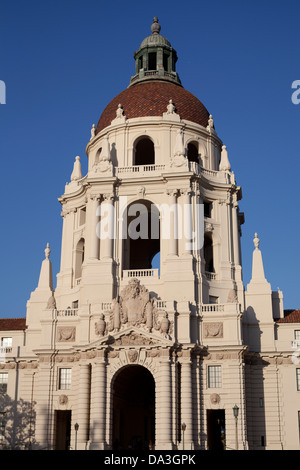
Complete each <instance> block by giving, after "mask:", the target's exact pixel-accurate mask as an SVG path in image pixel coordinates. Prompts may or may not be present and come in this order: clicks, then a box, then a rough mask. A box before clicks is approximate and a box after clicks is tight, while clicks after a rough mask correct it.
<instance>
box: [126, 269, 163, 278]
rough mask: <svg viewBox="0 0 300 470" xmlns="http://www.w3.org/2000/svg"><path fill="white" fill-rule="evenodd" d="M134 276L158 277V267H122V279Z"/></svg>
mask: <svg viewBox="0 0 300 470" xmlns="http://www.w3.org/2000/svg"><path fill="white" fill-rule="evenodd" d="M136 277H148V278H155V279H159V269H123V279H128V278H136Z"/></svg>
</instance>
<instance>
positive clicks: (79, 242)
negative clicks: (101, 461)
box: [27, 18, 244, 449]
mask: <svg viewBox="0 0 300 470" xmlns="http://www.w3.org/2000/svg"><path fill="white" fill-rule="evenodd" d="M160 30H161V27H160V25H159V23H158V19H157V18H154V21H153V24H152V27H151V35H150V36H148V37H146V38H145V39H144V40H143V41H142V43H141V45H140V47H139V49H138V50H137V51H136V52H135V54H134V59H135V74H134V75H133V76H132V77H131V79H130V82H129V85H128V87H127V88H126V89H125V90H123V91H121V92H120V93H119V94H118V95H117V96H115V97H114V98H113V99H112V100H111V101H110V102H109V103H108V104H107V106H106V107H105V109H104V110H103V111H102V113H101V115H100V118H99V120H98V123H97V124H93V125H92V126H91V133H90V138H89V141H88V143H87V146H86V155H87V158H88V171H87V174H86V175H84V176H83V175H82V170H81V159H80V157H79V156H76V157H75V159H74V163H73V167H72V168H70V181H69V182H68V183H67V184H66V186H65V190H64V194H63V195H62V196H61V197H60V198H59V201H60V203H61V206H62V212H61V215H62V218H63V229H62V243H61V262H60V271H59V273H58V275H57V286H56V289H55V291H54V290H53V287H52V284H51V283H50V281H49V279H48V278H49V275H48V278H47V279H46V281H47V286H46V281H43V286H42V287H43V289H39V290H38V293H39V295H38V298H37V297H36V296H34V295H33V296H32V297H31V299H30V301H29V302H28V315H27V318H28V320H29V324H28V332H29V333H30V334H31V335H33V334H34V338H35V342H36V344H37V345H40V349H39V350H38V354H41V355H42V356H43V355H44V356H45V360H44V358H43V359H42V361H43V364H44V368H43V373H44V379H43V381H42V382H41V383H42V387H44V388H41V391H40V406H41V407H42V408H43V407H44V408H43V409H48V408H47V406H48V405H47V404H46V399H47V398H46V397H48V393H47V390H48V388H49V380H55V378H52V375H51V374H52V373H53V374H54V373H56V372H55V371H56V368H57V375H53V377H58V376H59V370H60V368H62V369H63V370H64V372H65V369H66V370H67V372H66V373H68V374H71V372H70V370H71V369H72V377H74V379H72V380H74V383H73V385H72V387H74V388H72V393H71V394H70V395H68V396H67V398H68V400H70V401H69V402H68V403H69V404H68V406H70V408H69V409H72V413H73V414H72V416H73V417H72V419H74V420H76V421H75V422H77V423H78V424H79V435H78V446H79V448H85V445H86V442H87V441H90V446H91V448H94V449H104V448H112V446H113V440H120V439H125V437H126V440H128V441H130V438H131V437H133V436H131V433H133V430H132V429H131V428H130V423H129V424H128V427H127V428H126V429H125V428H124V427H123V428H122V425H121V421H122V420H121V418H120V414H121V412H123V411H122V410H125V409H126V410H127V409H128V406H127V405H128V403H129V402H130V400H131V399H132V396H133V395H134V394H135V393H136V390H135V387H132V384H130V383H129V382H130V380H133V377H139V378H138V379H137V380H139V381H140V380H143V379H142V378H143V377H145V380H147V381H148V382H147V383H149V387H150V386H151V387H152V388H151V389H153V393H151V396H149V403H150V405H149V407H148V408H147V410H146V411H145V412H144V414H143V419H145V420H146V421H147V423H146V421H145V423H146V424H147V425H145V423H144V422H142V420H141V419H140V418H136V419H135V421H134V422H135V423H136V426H137V427H139V429H140V430H141V433H143V432H144V431H143V430H145V429H147V436H148V437H147V436H146V435H144V436H142V437H143V439H151V441H153V440H155V448H156V449H172V448H174V449H175V448H176V449H180V448H182V436H181V428H180V425H179V424H180V423H185V425H186V430H185V435H184V438H185V443H186V448H188V449H193V448H195V447H196V448H203V447H205V445H206V444H205V436H204V434H203V429H206V421H205V420H206V417H205V416H204V415H203V416H202V414H201V413H202V411H201V410H204V409H209V408H210V407H211V403H212V401H211V400H212V399H213V400H214V403H216V404H219V403H220V397H219V395H218V394H214V395H212V391H211V390H210V389H209V387H208V386H207V387H206V385H205V384H208V383H209V380H213V377H214V378H215V379H216V377H218V378H220V370H221V369H220V367H221V366H220V363H219V362H217V359H218V358H219V356H220V352H222V351H223V349H224V348H225V349H226V351H225V353H224V354H225V356H226V359H228V361H229V362H230V364H229V362H228V361H227V362H226V364H225V365H224V370H225V371H226V372H225V376H226V380H228V384H230V387H231V388H230V393H234V394H235V396H237V397H239V394H240V391H241V390H242V389H243V387H242V386H241V384H240V382H239V381H238V380H237V379H236V378H237V377H242V374H243V369H242V365H241V362H240V359H239V358H240V355H242V354H243V350H244V345H243V341H242V323H241V322H242V312H243V311H244V288H243V283H242V268H241V256H240V235H241V224H242V223H243V214H242V213H240V211H239V200H240V199H241V188H240V187H239V186H238V185H237V183H236V180H235V176H234V173H233V171H232V169H231V165H230V161H229V156H228V150H227V147H226V146H225V145H224V144H223V142H222V141H221V139H220V138H219V136H218V134H217V132H216V129H215V125H214V120H213V117H212V115H211V114H210V113H209V112H208V110H207V109H206V107H205V106H204V104H203V103H202V102H201V101H200V100H199V99H198V98H196V97H195V96H194V95H193V94H192V93H190V92H189V91H187V90H186V89H185V88H184V86H183V85H182V83H181V81H180V79H179V76H178V74H177V72H176V62H177V53H176V51H175V50H174V49H173V47H172V46H171V44H170V42H169V41H168V40H167V39H166V38H165V37H164V36H162V35H161V34H160ZM47 253H48V252H47ZM46 256H48V257H49V255H48V254H47V255H46ZM46 261H47V263H48V264H47V263H46V264H47V266H48V265H49V262H48V261H49V260H48V258H47V260H46ZM47 266H46V267H47ZM48 267H49V266H48ZM47 269H48V268H47ZM47 272H49V269H48V271H47ZM44 277H45V276H44V275H43V279H44ZM48 281H49V282H48ZM44 284H45V287H47V288H46V289H44ZM37 302H38V304H37ZM42 305H44V309H43V310H42V312H41V306H42ZM38 312H41V313H40V314H39V313H38ZM228 348H229V349H230V352H229V353H228ZM51 351H55V355H54V354H52V352H51ZM222 354H223V352H222ZM47 355H49V358H50V359H49V361H53V363H52V362H51V368H50V369H49V368H48V362H47V361H48V356H47ZM56 355H58V356H57V358H56ZM211 358H213V360H212V361H211V363H210V364H211V371H212V372H211V374H212V375H211V379H209V378H208V369H209V368H208V366H206V363H205V361H206V359H211ZM55 361H57V364H56V362H55ZM49 363H50V362H49ZM62 364H63V366H64V367H62ZM133 365H134V367H135V366H142V368H141V367H138V368H132V366H133ZM65 366H66V367H65ZM126 368H127V369H126ZM143 368H146V369H148V372H149V373H150V375H149V374H147V373H145V371H144V370H143ZM119 373H120V375H119ZM216 374H217V375H216ZM151 375H152V377H153V378H154V380H153V378H152V377H151ZM215 379H214V380H215ZM241 380H242V379H241ZM126 381H127V382H126ZM213 383H219V382H218V381H217V379H216V381H215V382H213ZM226 383H227V382H226ZM226 383H225V385H224V390H225V391H226V386H227V385H226ZM123 386H126V397H127V403H124V399H125V396H124V394H122V393H121V391H122V389H123ZM199 387H202V388H201V390H200V389H199ZM205 387H206V388H205ZM234 387H235V388H234ZM154 388H155V393H154ZM118 389H119V391H118ZM142 389H143V388H141V390H142ZM120 390H121V391H120ZM143 390H144V389H143ZM53 393H54V394H56V395H57V397H56V398H57V400H58V402H59V398H61V396H60V395H59V389H57V391H56V389H55V391H54V392H53ZM141 393H142V392H141ZM143 393H144V392H143ZM145 393H146V392H145ZM227 396H228V394H227V392H226V393H224V394H223V395H222V397H224V398H222V400H223V401H222V403H221V404H220V405H218V406H220V407H222V409H221V411H220V416H221V417H222V419H223V417H224V416H225V408H228V407H230V406H232V404H231V402H230V403H229V402H228V403H227V402H226V399H227V398H226V397H227ZM57 400H56V401H55V400H52V403H54V404H55V403H57ZM64 400H65V398H64ZM218 400H219V401H218ZM240 400H243V398H240ZM64 403H65V401H64ZM200 403H202V404H201V409H200ZM239 403H240V401H239ZM195 404H196V408H195V407H194V405H195ZM53 406H54V405H53ZM55 406H56V405H55ZM57 406H58V405H57ZM61 406H64V405H61ZM139 406H140V407H141V406H142V403H141V402H139ZM130 407H131V409H132V410H133V412H134V409H135V408H136V407H135V406H134V404H132V403H131V404H130ZM54 411H57V410H56V409H54ZM54 411H53V413H52V411H51V412H50V411H49V416H48V418H49V422H50V421H51V419H52V418H53V416H55V413H54ZM113 412H114V413H115V415H114V416H115V419H114V422H113V423H112V421H111V420H112V416H113ZM51 413H52V414H51ZM210 416H213V417H210V418H209V420H210V424H209V425H208V426H213V422H214V421H213V420H214V419H215V417H216V415H215V414H211V415H210ZM218 416H219V415H218ZM48 418H47V419H48ZM41 419H42V418H41ZM53 419H54V418H53ZM207 419H208V418H207ZM218 419H219V418H218ZM241 423H242V424H241V430H240V431H239V432H242V430H243V426H244V424H243V423H244V421H243V417H241ZM38 426H39V427H38V431H37V432H38V433H39V439H40V441H41V442H44V441H46V435H45V429H46V428H45V426H44V425H43V423H42V421H41V423H40V424H39V425H38ZM230 426H231V424H230V423H229V424H228V425H227V428H228V429H229V433H228V436H229V437H228V441H227V442H229V444H228V445H229V446H230V445H231V444H230V439H231V437H230V436H232V435H234V433H233V430H230ZM53 429H55V428H54V427H53ZM89 432H90V436H92V437H88V435H89ZM124 436H125V437H124ZM91 439H92V440H91ZM123 445H124V443H123ZM232 446H233V444H232Z"/></svg>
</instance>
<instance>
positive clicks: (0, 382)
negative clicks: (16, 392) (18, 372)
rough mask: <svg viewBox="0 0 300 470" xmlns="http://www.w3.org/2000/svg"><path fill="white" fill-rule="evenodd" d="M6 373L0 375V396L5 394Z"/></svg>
mask: <svg viewBox="0 0 300 470" xmlns="http://www.w3.org/2000/svg"><path fill="white" fill-rule="evenodd" d="M7 383H8V372H2V373H0V394H2V393H6V392H7Z"/></svg>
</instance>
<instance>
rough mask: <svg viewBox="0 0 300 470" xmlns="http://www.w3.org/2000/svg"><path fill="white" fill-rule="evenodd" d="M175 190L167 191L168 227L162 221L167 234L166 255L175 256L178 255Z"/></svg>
mask: <svg viewBox="0 0 300 470" xmlns="http://www.w3.org/2000/svg"><path fill="white" fill-rule="evenodd" d="M177 192H178V191H177V189H174V190H171V191H168V195H169V196H170V197H169V227H167V225H166V224H167V221H166V220H164V224H163V230H164V231H165V233H167V230H168V229H170V232H169V247H168V255H169V256H177V255H178V208H177ZM165 233H164V234H163V236H164V235H165Z"/></svg>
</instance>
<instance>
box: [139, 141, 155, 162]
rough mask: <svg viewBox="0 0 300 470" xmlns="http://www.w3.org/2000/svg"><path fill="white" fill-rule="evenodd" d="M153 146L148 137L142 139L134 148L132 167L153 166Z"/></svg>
mask: <svg viewBox="0 0 300 470" xmlns="http://www.w3.org/2000/svg"><path fill="white" fill-rule="evenodd" d="M154 163H155V151H154V144H153V142H152V140H151V139H149V137H142V138H141V139H139V140H138V142H137V143H136V145H135V147H134V165H154Z"/></svg>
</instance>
